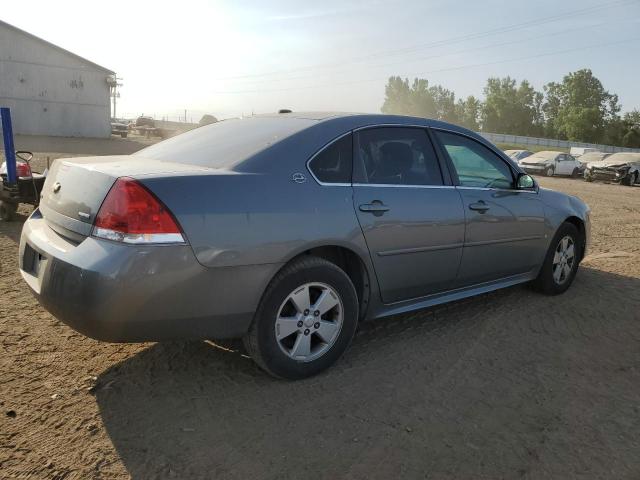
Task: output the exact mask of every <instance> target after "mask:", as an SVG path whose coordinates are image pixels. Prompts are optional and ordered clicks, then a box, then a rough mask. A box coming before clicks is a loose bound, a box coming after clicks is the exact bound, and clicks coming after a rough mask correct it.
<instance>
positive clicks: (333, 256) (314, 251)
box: [265, 244, 374, 320]
mask: <svg viewBox="0 0 640 480" xmlns="http://www.w3.org/2000/svg"><path fill="white" fill-rule="evenodd" d="M305 256H315V257H320V258H323V259H325V260H327V261H329V262H331V263H333V264H334V265H336V266H338V267H339V268H340V269H341V270H342V271H344V272H345V273H346V274H347V276H348V277H349V279H350V280H351V282H352V283H353V286H354V287H355V289H356V294H357V295H358V304H359V320H362V319H363V318H365V317H366V314H367V311H368V308H369V304H370V300H371V289H372V286H373V285H372V283H371V282H372V281H373V278H374V277H373V274H372V272H370V269H369V266H368V265H367V263H366V261H365V260H364V259H363V258H362V256H361V255H360V254H358V253H357V252H356V251H355V250H354V249H352V248H349V247H347V246H344V245H339V244H322V245H313V246H309V247H308V248H307V249H304V250H302V251H298V252H296V253H294V254H293V255H291V257H290V258H288V259H287V260H286V261H285V263H284V265H282V267H281V268H280V269H279V270H278V271H276V272H275V273H274V274H273V276H272V278H271V279H270V280H269V282H268V284H269V283H271V281H273V278H275V277H276V276H277V275H278V273H279V272H280V271H281V270H282V269H283V268H285V267H286V266H287V265H289V264H291V263H292V262H294V261H296V260H298V259H299V258H302V257H305ZM265 290H266V289H265Z"/></svg>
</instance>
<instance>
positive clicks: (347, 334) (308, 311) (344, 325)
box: [243, 256, 358, 380]
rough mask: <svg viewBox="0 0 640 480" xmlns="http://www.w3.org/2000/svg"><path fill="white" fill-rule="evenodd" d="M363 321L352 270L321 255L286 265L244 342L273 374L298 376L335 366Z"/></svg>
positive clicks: (308, 374)
mask: <svg viewBox="0 0 640 480" xmlns="http://www.w3.org/2000/svg"><path fill="white" fill-rule="evenodd" d="M357 325H358V296H357V294H356V290H355V287H354V286H353V283H352V282H351V280H350V279H349V277H348V276H347V274H346V273H345V272H344V271H343V270H342V269H340V268H339V267H338V266H336V265H335V264H333V263H331V262H329V261H327V260H325V259H323V258H319V257H313V256H310V257H303V258H300V259H298V260H295V261H293V262H292V263H291V264H290V265H287V266H285V267H284V268H283V269H282V270H281V271H280V272H279V273H278V274H277V275H276V277H275V278H274V279H273V280H272V281H271V283H270V285H269V287H267V290H266V292H265V294H264V296H263V298H262V300H261V301H260V305H259V306H258V309H257V311H256V313H255V316H254V319H253V323H252V324H251V327H250V328H249V331H248V332H247V334H246V335H245V337H244V339H243V341H244V345H245V348H246V349H247V351H248V352H249V354H250V355H251V357H252V358H253V359H254V361H255V362H256V363H257V364H258V365H259V366H260V367H261V368H262V369H264V370H265V371H266V372H267V373H270V374H271V375H273V376H276V377H280V378H286V379H290V380H298V379H302V378H306V377H310V376H312V375H316V374H318V373H320V372H321V371H323V370H325V369H326V368H328V367H330V366H331V365H333V364H334V363H335V362H336V361H337V360H338V359H339V358H340V356H341V355H342V354H343V353H344V352H345V351H346V349H347V348H348V346H349V344H350V343H351V340H352V339H353V335H354V333H355V331H356V327H357Z"/></svg>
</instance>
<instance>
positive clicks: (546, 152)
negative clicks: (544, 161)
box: [531, 150, 564, 158]
mask: <svg viewBox="0 0 640 480" xmlns="http://www.w3.org/2000/svg"><path fill="white" fill-rule="evenodd" d="M562 153H564V152H558V151H556V150H541V151H539V152H536V153H534V154H533V155H531V156H532V157H538V158H540V157H555V156H556V155H560V154H562Z"/></svg>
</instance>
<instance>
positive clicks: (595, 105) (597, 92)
mask: <svg viewBox="0 0 640 480" xmlns="http://www.w3.org/2000/svg"><path fill="white" fill-rule="evenodd" d="M545 92H546V100H545V102H544V105H543V111H544V114H545V116H546V119H547V124H546V132H547V134H549V135H553V136H556V137H560V138H566V139H567V140H575V141H582V142H592V143H599V142H602V141H605V140H606V139H607V138H612V137H615V136H616V134H615V132H616V129H617V126H616V124H617V122H618V120H619V117H618V112H619V111H620V106H619V105H618V96H617V95H614V94H610V93H609V92H608V91H606V90H605V89H604V87H603V86H602V82H600V80H598V79H597V78H596V77H595V76H594V75H593V73H592V72H591V70H589V69H583V70H578V71H577V72H572V73H569V74H568V75H566V76H565V77H564V78H563V80H562V82H561V83H555V82H551V83H549V84H547V85H546V86H545Z"/></svg>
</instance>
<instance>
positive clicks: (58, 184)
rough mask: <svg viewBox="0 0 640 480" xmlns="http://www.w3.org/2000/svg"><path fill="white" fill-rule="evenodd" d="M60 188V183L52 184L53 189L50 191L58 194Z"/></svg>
mask: <svg viewBox="0 0 640 480" xmlns="http://www.w3.org/2000/svg"><path fill="white" fill-rule="evenodd" d="M61 188H62V185H60V182H56V183H54V184H53V188H52V189H51V190H53V193H58V192H59V191H60V189H61Z"/></svg>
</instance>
